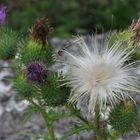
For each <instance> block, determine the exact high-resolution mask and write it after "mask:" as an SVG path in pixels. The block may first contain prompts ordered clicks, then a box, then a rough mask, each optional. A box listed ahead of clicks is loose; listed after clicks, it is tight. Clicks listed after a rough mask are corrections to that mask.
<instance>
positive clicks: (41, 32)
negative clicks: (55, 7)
mask: <svg viewBox="0 0 140 140" xmlns="http://www.w3.org/2000/svg"><path fill="white" fill-rule="evenodd" d="M51 31H52V28H51V27H50V25H49V24H48V20H47V19H46V18H40V19H39V20H37V22H36V24H35V25H34V26H33V27H32V29H31V36H32V39H33V40H34V41H37V42H39V43H41V44H42V45H43V46H44V45H46V44H47V39H48V36H49V33H50V32H51Z"/></svg>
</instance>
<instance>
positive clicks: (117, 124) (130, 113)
mask: <svg viewBox="0 0 140 140" xmlns="http://www.w3.org/2000/svg"><path fill="white" fill-rule="evenodd" d="M138 117H139V116H138V111H137V108H136V105H135V104H134V102H133V101H126V102H121V103H120V104H118V105H117V106H116V107H115V108H114V109H112V110H111V112H110V114H109V123H110V125H111V126H112V128H113V129H114V130H115V131H117V132H119V133H120V134H122V135H123V134H126V133H129V132H131V131H134V130H135V128H136V124H137V123H138Z"/></svg>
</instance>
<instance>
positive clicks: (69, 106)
mask: <svg viewBox="0 0 140 140" xmlns="http://www.w3.org/2000/svg"><path fill="white" fill-rule="evenodd" d="M66 107H67V109H69V111H70V112H71V113H72V114H74V115H75V116H76V117H77V118H79V119H80V120H81V121H82V122H84V123H85V124H87V125H88V126H89V128H90V129H93V131H94V132H95V133H96V134H97V140H102V139H101V131H100V130H99V129H98V128H97V126H95V125H94V124H93V123H91V122H88V121H87V120H86V119H85V118H83V117H82V116H81V115H80V114H79V113H77V111H78V110H77V109H75V108H74V107H73V106H71V105H66Z"/></svg>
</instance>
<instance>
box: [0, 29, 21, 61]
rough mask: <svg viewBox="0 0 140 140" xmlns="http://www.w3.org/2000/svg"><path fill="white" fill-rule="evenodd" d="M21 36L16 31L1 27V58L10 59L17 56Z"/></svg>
mask: <svg viewBox="0 0 140 140" xmlns="http://www.w3.org/2000/svg"><path fill="white" fill-rule="evenodd" d="M18 41H19V37H18V35H17V33H16V32H14V31H12V30H9V29H5V28H1V29H0V59H3V60H8V59H12V58H13V57H15V55H16V52H17V43H18Z"/></svg>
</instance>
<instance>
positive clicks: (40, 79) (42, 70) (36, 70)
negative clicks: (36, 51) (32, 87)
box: [26, 62, 48, 85]
mask: <svg viewBox="0 0 140 140" xmlns="http://www.w3.org/2000/svg"><path fill="white" fill-rule="evenodd" d="M26 75H27V80H28V81H29V82H31V83H33V84H38V85H42V84H44V83H45V82H46V81H47V78H48V70H47V69H46V67H45V66H44V65H43V64H41V63H39V62H33V63H31V64H29V65H28V66H27V72H26Z"/></svg>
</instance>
